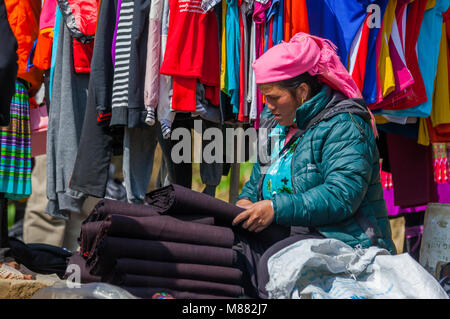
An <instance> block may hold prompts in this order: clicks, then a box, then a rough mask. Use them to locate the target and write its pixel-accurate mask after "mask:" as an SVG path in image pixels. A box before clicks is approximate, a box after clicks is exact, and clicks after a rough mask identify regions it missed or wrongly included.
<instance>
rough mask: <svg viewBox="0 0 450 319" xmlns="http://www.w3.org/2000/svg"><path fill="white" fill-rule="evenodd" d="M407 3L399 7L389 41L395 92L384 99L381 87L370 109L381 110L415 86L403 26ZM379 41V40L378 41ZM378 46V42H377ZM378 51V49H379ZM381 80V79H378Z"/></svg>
mask: <svg viewBox="0 0 450 319" xmlns="http://www.w3.org/2000/svg"><path fill="white" fill-rule="evenodd" d="M406 4H407V2H406V3H404V4H399V5H398V6H397V11H396V12H397V14H396V17H395V18H394V23H393V24H392V30H391V37H390V39H389V54H390V58H391V61H392V68H393V71H394V79H395V90H394V91H393V92H391V93H390V94H389V95H388V97H385V98H384V99H383V96H382V94H381V87H379V90H378V102H376V103H372V104H370V105H369V107H370V109H372V110H374V109H381V108H383V106H384V105H386V103H391V100H390V97H392V96H397V97H401V96H402V94H403V90H405V89H406V88H408V87H409V86H411V85H413V84H414V78H413V76H412V74H411V72H410V71H409V69H408V67H407V65H406V58H405V43H404V36H405V33H404V32H405V31H406V30H405V28H404V26H403V22H404V15H405V14H406V10H405V9H406ZM377 41H378V39H377ZM377 45H378V42H377ZM377 50H378V47H377ZM377 80H379V79H377ZM379 84H380V83H379Z"/></svg>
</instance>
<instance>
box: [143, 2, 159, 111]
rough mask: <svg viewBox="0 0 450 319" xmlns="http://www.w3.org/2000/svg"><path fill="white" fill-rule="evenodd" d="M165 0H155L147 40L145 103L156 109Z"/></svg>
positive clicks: (151, 8) (151, 10)
mask: <svg viewBox="0 0 450 319" xmlns="http://www.w3.org/2000/svg"><path fill="white" fill-rule="evenodd" d="M162 10H163V0H153V1H152V4H151V7H150V19H149V27H148V42H147V65H146V71H145V87H144V103H145V106H146V107H147V108H148V107H151V108H153V109H156V107H157V105H158V102H159V79H160V75H159V70H160V66H161V17H162Z"/></svg>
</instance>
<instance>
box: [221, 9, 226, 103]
mask: <svg viewBox="0 0 450 319" xmlns="http://www.w3.org/2000/svg"><path fill="white" fill-rule="evenodd" d="M226 20H227V2H226V1H222V53H221V54H222V60H221V63H220V90H221V91H223V92H225V93H226V94H228V78H227V30H226Z"/></svg>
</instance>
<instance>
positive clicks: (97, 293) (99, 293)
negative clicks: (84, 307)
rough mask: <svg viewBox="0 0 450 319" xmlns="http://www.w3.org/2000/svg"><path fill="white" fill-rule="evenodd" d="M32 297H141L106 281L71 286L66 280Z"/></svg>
mask: <svg viewBox="0 0 450 319" xmlns="http://www.w3.org/2000/svg"><path fill="white" fill-rule="evenodd" d="M31 299H139V298H137V297H135V296H133V295H132V294H130V293H129V292H128V291H126V290H124V289H122V288H120V287H117V286H113V285H110V284H106V283H101V282H94V283H89V284H80V285H79V288H76V287H71V286H69V285H68V284H67V282H66V281H59V282H56V283H55V284H54V285H53V286H51V287H47V288H43V289H41V290H39V291H37V292H36V293H35V294H34V295H33V296H32V297H31Z"/></svg>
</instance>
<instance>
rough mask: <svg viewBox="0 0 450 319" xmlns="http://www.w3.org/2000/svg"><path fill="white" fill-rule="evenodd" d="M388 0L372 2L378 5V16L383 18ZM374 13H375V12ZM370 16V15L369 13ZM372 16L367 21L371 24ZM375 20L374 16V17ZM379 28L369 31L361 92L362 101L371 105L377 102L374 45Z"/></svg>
mask: <svg viewBox="0 0 450 319" xmlns="http://www.w3.org/2000/svg"><path fill="white" fill-rule="evenodd" d="M388 2H389V1H388V0H376V1H373V4H376V5H378V7H379V8H380V15H381V17H383V16H384V13H385V11H386V7H387V5H388ZM375 12H376V11H375ZM370 14H372V13H370ZM373 19H374V18H373V16H372V15H370V17H369V21H370V22H371V23H372V22H373ZM375 20H376V16H375ZM380 30H381V28H370V31H369V39H368V44H367V52H368V54H367V59H366V69H365V76H364V86H363V90H362V94H363V97H364V100H365V101H366V103H367V104H371V103H374V102H376V100H377V92H378V91H377V64H378V60H377V54H376V52H377V50H376V43H377V38H378V34H379V32H380Z"/></svg>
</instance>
